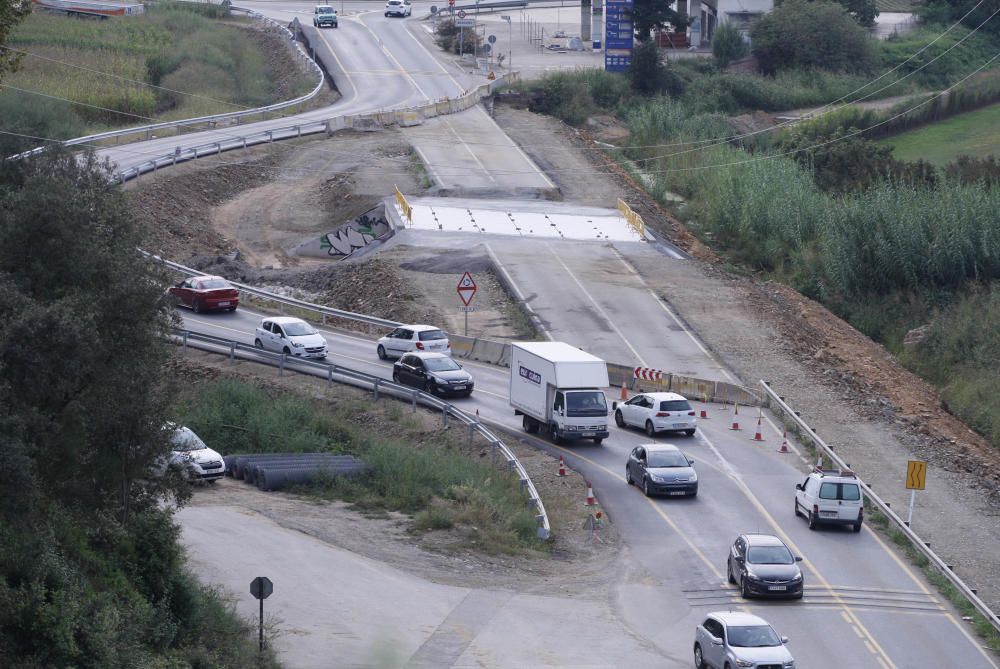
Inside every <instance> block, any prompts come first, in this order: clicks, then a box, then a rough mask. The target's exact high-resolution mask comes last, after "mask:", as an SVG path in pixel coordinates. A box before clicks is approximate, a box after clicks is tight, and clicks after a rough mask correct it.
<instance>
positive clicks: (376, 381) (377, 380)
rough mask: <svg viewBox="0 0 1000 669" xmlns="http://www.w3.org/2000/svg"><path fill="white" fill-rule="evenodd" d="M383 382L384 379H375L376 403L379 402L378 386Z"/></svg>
mask: <svg viewBox="0 0 1000 669" xmlns="http://www.w3.org/2000/svg"><path fill="white" fill-rule="evenodd" d="M381 380H382V379H375V387H374V391H375V401H376V402H378V384H379V381H381Z"/></svg>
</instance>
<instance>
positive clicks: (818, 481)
mask: <svg viewBox="0 0 1000 669" xmlns="http://www.w3.org/2000/svg"><path fill="white" fill-rule="evenodd" d="M795 515H796V516H800V515H801V516H805V517H806V520H807V521H808V522H809V529H810V530H815V529H816V527H817V526H818V525H821V524H822V525H850V526H851V529H852V530H854V531H855V532H860V531H861V525H862V524H863V523H864V521H865V505H864V502H863V501H862V499H861V486H860V485H859V484H858V477H857V476H856V475H855V474H854V472H852V471H850V470H843V471H838V470H829V469H820V468H819V467H815V468H813V470H812V472H810V474H809V476H807V477H806V480H805V482H803V483H797V484H795Z"/></svg>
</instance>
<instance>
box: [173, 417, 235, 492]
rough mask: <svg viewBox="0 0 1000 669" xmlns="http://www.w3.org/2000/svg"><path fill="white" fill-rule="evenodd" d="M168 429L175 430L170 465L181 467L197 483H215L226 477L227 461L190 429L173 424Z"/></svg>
mask: <svg viewBox="0 0 1000 669" xmlns="http://www.w3.org/2000/svg"><path fill="white" fill-rule="evenodd" d="M168 428H174V431H173V432H172V433H171V434H170V443H171V452H170V460H169V462H170V464H172V465H176V466H178V467H181V468H182V469H184V470H185V471H186V472H187V473H188V475H190V476H191V478H192V479H194V480H197V481H208V482H209V483H215V482H216V481H218V480H219V479H221V478H222V477H223V476H225V475H226V461H225V460H223V459H222V456H221V455H219V454H218V453H216V452H215V451H213V450H212V449H211V448H209V447H208V446H206V445H205V442H203V441H202V440H201V439H200V438H199V437H198V435H196V434H195V433H194V432H192V431H191V429H190V428H187V427H175V426H174V425H172V424H171V425H168Z"/></svg>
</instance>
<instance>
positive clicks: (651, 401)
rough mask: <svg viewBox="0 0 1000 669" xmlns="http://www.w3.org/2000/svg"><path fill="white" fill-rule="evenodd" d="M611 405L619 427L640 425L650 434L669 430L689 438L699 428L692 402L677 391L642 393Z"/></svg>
mask: <svg viewBox="0 0 1000 669" xmlns="http://www.w3.org/2000/svg"><path fill="white" fill-rule="evenodd" d="M613 408H614V411H615V424H616V425H618V427H626V426H628V425H633V426H635V427H640V428H642V429H644V430H645V431H646V434H647V435H648V436H650V437H652V436H655V435H656V433H657V432H670V431H678V432H681V431H682V432H684V434H686V435H687V436H689V437H690V436H693V435H694V431H695V429H697V427H698V417H697V416H695V412H694V408H693V407H692V406H691V403H690V402H688V401H687V400H686V399H685V398H684V397H683V396H682V395H678V394H677V393H642V394H641V395H636V396H635V397H633V398H631V399H629V400H627V401H626V402H623V403H622V404H618V403H617V402H615V404H614V407H613Z"/></svg>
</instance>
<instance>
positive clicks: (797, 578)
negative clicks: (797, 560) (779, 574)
mask: <svg viewBox="0 0 1000 669" xmlns="http://www.w3.org/2000/svg"><path fill="white" fill-rule="evenodd" d="M801 580H802V574H801V572H800V573H798V574H796V575H795V576H794V577H793V578H792V583H798V582H799V581H801Z"/></svg>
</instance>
